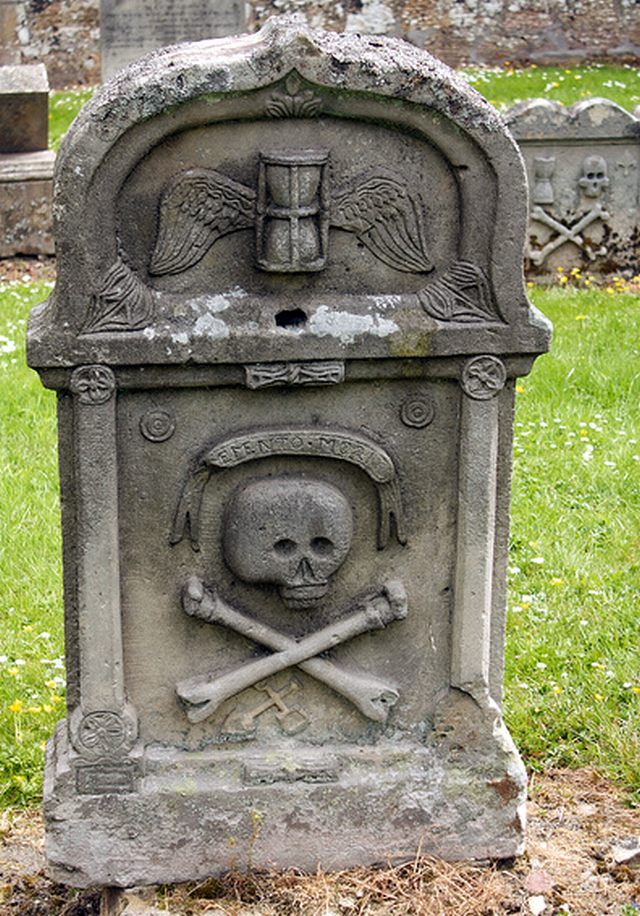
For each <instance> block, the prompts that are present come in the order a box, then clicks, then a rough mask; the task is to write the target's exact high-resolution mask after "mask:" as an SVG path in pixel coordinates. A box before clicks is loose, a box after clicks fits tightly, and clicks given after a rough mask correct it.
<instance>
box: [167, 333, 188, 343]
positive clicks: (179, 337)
mask: <svg viewBox="0 0 640 916" xmlns="http://www.w3.org/2000/svg"><path fill="white" fill-rule="evenodd" d="M171 340H172V341H173V342H174V343H177V344H187V343H189V335H188V334H187V332H186V331H180V333H179V334H172V335H171Z"/></svg>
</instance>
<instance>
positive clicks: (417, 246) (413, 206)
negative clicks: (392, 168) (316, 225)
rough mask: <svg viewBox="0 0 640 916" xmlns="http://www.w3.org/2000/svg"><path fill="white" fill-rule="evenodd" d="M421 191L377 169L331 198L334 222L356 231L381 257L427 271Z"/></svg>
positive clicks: (399, 265)
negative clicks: (410, 190) (416, 190)
mask: <svg viewBox="0 0 640 916" xmlns="http://www.w3.org/2000/svg"><path fill="white" fill-rule="evenodd" d="M418 200H419V198H417V195H413V196H412V195H411V194H410V193H409V189H408V188H407V185H406V183H405V182H404V181H403V180H402V179H400V178H397V177H396V176H395V175H391V174H388V173H386V172H377V173H376V174H375V175H369V176H366V177H364V178H359V179H356V181H354V182H353V183H352V185H351V186H350V187H349V188H348V189H347V190H345V191H341V192H338V193H337V194H336V195H335V196H334V198H333V200H332V202H331V225H332V226H335V227H336V228H337V229H346V230H347V232H354V233H355V234H356V236H357V237H358V239H359V240H360V241H361V242H362V244H363V245H366V247H367V248H368V249H369V251H371V253H372V254H374V255H375V256H376V257H377V258H380V260H381V261H384V263H385V264H388V265H389V266H390V267H393V268H395V269H396V270H402V271H405V272H408V273H427V272H428V271H430V270H433V264H432V263H431V260H430V258H429V255H428V254H427V249H426V245H425V241H424V232H423V227H422V217H421V212H420V209H419V207H418Z"/></svg>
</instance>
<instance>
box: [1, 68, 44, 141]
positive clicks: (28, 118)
mask: <svg viewBox="0 0 640 916" xmlns="http://www.w3.org/2000/svg"><path fill="white" fill-rule="evenodd" d="M48 100H49V83H48V80H47V71H46V69H45V66H44V64H24V65H21V66H5V67H0V153H31V152H34V151H35V150H46V148H47V138H48V129H49V128H48V124H49V122H48V107H47V106H48Z"/></svg>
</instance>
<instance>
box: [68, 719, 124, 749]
mask: <svg viewBox="0 0 640 916" xmlns="http://www.w3.org/2000/svg"><path fill="white" fill-rule="evenodd" d="M126 737H127V733H126V728H125V723H124V722H123V720H122V718H121V717H120V716H119V715H118V714H117V713H115V712H107V711H105V712H90V713H88V714H87V715H86V716H85V717H84V718H83V720H82V722H81V723H80V727H79V729H78V740H79V742H80V744H81V745H82V746H83V747H84V748H86V749H87V750H88V751H90V752H91V753H92V754H110V753H113V752H114V751H117V750H118V749H119V748H120V747H122V745H123V744H124V743H125V740H126Z"/></svg>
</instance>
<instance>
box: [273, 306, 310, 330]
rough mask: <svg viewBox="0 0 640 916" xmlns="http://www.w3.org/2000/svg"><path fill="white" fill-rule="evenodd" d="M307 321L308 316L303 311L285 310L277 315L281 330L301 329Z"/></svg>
mask: <svg viewBox="0 0 640 916" xmlns="http://www.w3.org/2000/svg"><path fill="white" fill-rule="evenodd" d="M306 321H307V316H306V314H305V312H303V311H302V309H284V310H283V311H282V312H278V314H277V315H276V324H277V326H278V327H279V328H299V327H300V325H303V324H305V323H306Z"/></svg>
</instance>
